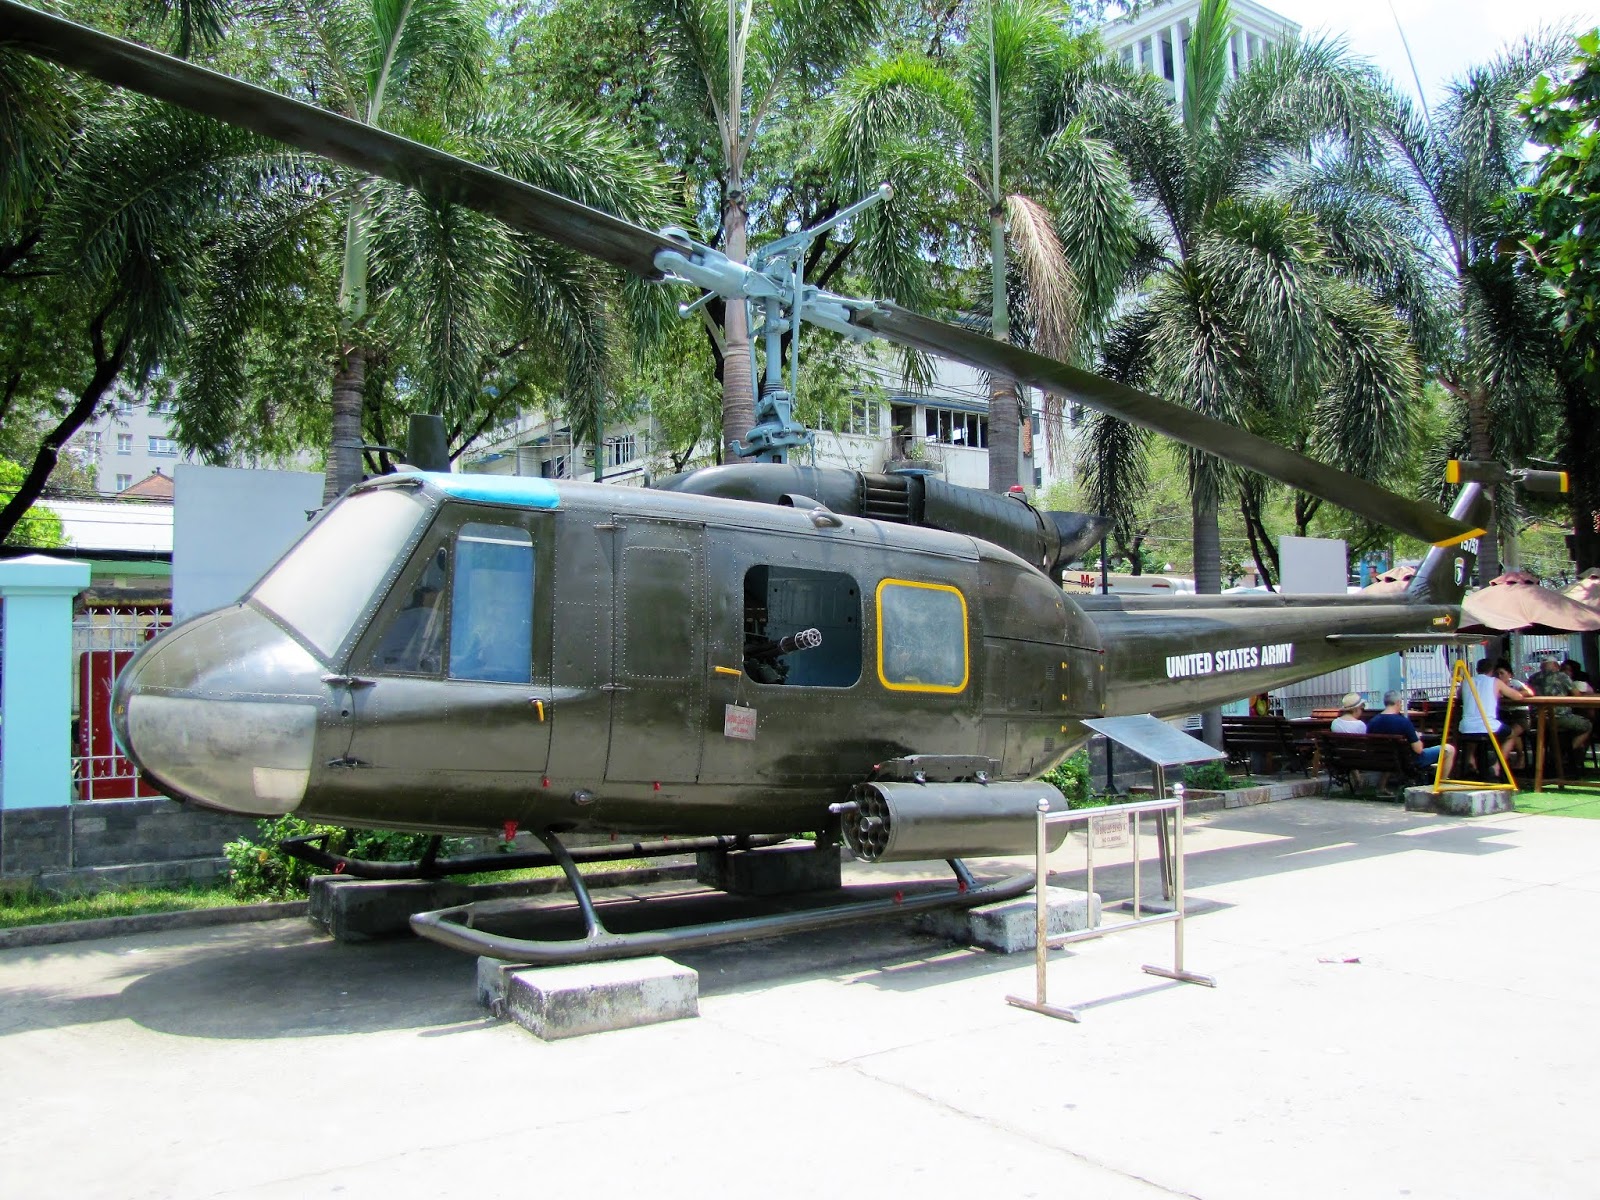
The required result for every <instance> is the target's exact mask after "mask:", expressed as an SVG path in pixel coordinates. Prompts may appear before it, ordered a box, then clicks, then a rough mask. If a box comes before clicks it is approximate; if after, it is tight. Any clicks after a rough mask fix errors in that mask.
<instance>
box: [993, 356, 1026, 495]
mask: <svg viewBox="0 0 1600 1200" xmlns="http://www.w3.org/2000/svg"><path fill="white" fill-rule="evenodd" d="M1021 435H1022V424H1021V422H1020V421H1019V420H1018V419H1017V385H1016V382H1015V381H1014V380H1011V379H1008V378H1006V377H1005V376H1004V375H996V376H994V377H993V378H992V379H991V380H990V383H989V490H990V491H991V492H1004V491H1008V490H1010V488H1011V487H1012V486H1013V485H1015V484H1018V483H1020V482H1022V481H1021V480H1020V479H1018V478H1017V471H1018V470H1019V469H1020V468H1019V463H1020V461H1021V459H1020V454H1019V444H1018V443H1019V440H1020V438H1021Z"/></svg>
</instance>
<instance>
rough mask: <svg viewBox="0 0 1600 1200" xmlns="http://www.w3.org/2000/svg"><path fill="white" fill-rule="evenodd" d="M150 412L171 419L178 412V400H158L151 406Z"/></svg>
mask: <svg viewBox="0 0 1600 1200" xmlns="http://www.w3.org/2000/svg"><path fill="white" fill-rule="evenodd" d="M150 411H151V412H153V413H158V414H160V415H161V416H163V417H170V416H171V415H172V414H173V413H175V412H177V411H178V402H177V401H176V400H157V401H156V402H155V403H154V404H152V405H151V406H150Z"/></svg>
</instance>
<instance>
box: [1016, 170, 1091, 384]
mask: <svg viewBox="0 0 1600 1200" xmlns="http://www.w3.org/2000/svg"><path fill="white" fill-rule="evenodd" d="M1005 199H1006V212H1007V214H1008V222H1009V228H1010V239H1009V241H1010V245H1011V248H1012V249H1013V250H1014V251H1015V253H1016V258H1017V265H1018V266H1019V267H1021V269H1022V278H1021V282H1022V285H1023V287H1024V289H1025V292H1026V296H1027V301H1026V304H1027V312H1028V315H1029V316H1030V317H1031V318H1032V319H1031V322H1030V324H1031V334H1032V337H1031V342H1032V345H1033V347H1034V349H1036V350H1038V351H1039V352H1040V353H1041V354H1047V355H1049V356H1050V357H1051V358H1068V359H1070V358H1071V357H1072V356H1073V354H1074V352H1075V351H1076V349H1077V341H1078V312H1079V310H1080V305H1081V299H1082V298H1081V295H1080V293H1079V290H1078V279H1077V275H1076V274H1075V273H1074V271H1073V269H1072V264H1071V263H1070V262H1069V261H1068V260H1067V257H1066V255H1064V254H1063V253H1062V251H1061V241H1060V239H1059V238H1057V237H1056V231H1055V226H1054V222H1053V221H1052V219H1051V216H1050V213H1049V212H1048V211H1047V210H1046V209H1045V207H1044V206H1043V205H1041V204H1039V203H1038V202H1037V201H1035V200H1032V199H1029V198H1028V197H1027V196H1016V195H1012V196H1007V197H1006V198H1005Z"/></svg>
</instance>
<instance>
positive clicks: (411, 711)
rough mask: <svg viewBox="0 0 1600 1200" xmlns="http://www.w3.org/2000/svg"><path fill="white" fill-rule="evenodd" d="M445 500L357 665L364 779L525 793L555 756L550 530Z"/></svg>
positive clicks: (546, 518) (403, 787)
mask: <svg viewBox="0 0 1600 1200" xmlns="http://www.w3.org/2000/svg"><path fill="white" fill-rule="evenodd" d="M554 519H555V514H550V513H540V512H517V511H513V510H507V509H495V508H485V507H482V506H468V505H446V506H445V507H444V509H443V510H442V511H441V513H440V515H439V517H438V518H437V519H436V520H435V522H434V527H433V529H431V530H429V532H428V533H427V535H425V537H424V538H423V540H422V542H421V543H420V544H419V545H418V548H417V551H416V553H415V554H414V555H413V556H412V560H411V562H410V563H409V564H408V565H407V568H406V570H405V571H404V572H402V573H401V575H400V577H399V579H398V580H397V581H396V583H395V586H394V587H393V588H392V589H391V591H390V594H389V597H388V598H387V600H386V601H385V603H384V604H383V605H382V607H381V608H380V609H379V611H378V613H377V615H376V617H375V618H374V620H373V622H372V626H371V628H370V629H369V630H368V632H367V634H366V635H365V636H363V638H362V639H361V641H360V643H359V644H358V646H357V648H356V652H355V654H354V656H353V658H352V660H351V662H352V666H351V677H350V678H351V683H350V685H349V692H350V694H349V697H348V700H349V703H348V704H347V705H346V710H347V711H348V712H349V714H350V715H349V718H348V721H349V727H350V740H349V749H348V750H347V751H346V753H345V754H344V755H342V756H341V757H342V759H343V762H344V765H345V766H347V767H348V768H349V770H350V772H351V776H352V778H353V779H356V780H359V781H360V784H361V785H367V783H368V781H369V780H370V781H371V782H370V786H372V787H374V788H381V789H387V790H389V792H390V794H391V795H395V796H411V795H413V794H416V795H418V796H423V795H431V796H432V797H433V798H434V800H435V801H437V798H438V796H439V794H440V785H441V784H448V783H449V782H450V781H452V780H454V781H456V782H457V783H464V784H468V785H470V786H472V787H474V788H475V789H481V791H480V794H483V793H491V794H492V793H494V792H504V793H505V794H506V795H508V796H516V795H522V794H525V793H526V792H527V791H528V790H529V788H530V787H537V785H538V779H539V776H540V775H541V774H542V773H543V772H544V770H545V768H546V766H547V764H548V761H549V755H550V730H551V724H552V722H553V721H554V720H555V719H556V713H555V711H554V707H553V706H552V705H551V703H550V658H551V621H552V607H553V606H552V597H551V590H552V589H551V579H550V576H551V568H552V567H553V564H554V552H553V544H552V537H551V535H552V534H553V532H554V530H553V528H552V527H551V522H552V521H553V520H554Z"/></svg>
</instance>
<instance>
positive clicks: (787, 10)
mask: <svg viewBox="0 0 1600 1200" xmlns="http://www.w3.org/2000/svg"><path fill="white" fill-rule="evenodd" d="M639 12H640V15H641V16H642V17H643V18H644V19H646V20H647V21H649V23H650V25H651V28H652V29H653V30H654V31H655V33H656V34H657V36H658V38H659V39H660V41H661V42H662V44H663V45H664V46H665V48H666V59H665V67H666V70H667V72H668V74H669V75H670V77H671V79H672V81H673V82H674V84H675V85H676V87H677V90H678V94H679V95H680V96H681V97H683V98H685V99H686V100H687V101H688V103H690V104H691V105H692V106H693V107H694V108H695V110H697V111H698V112H700V113H701V115H702V116H704V117H705V119H707V120H709V122H710V123H711V126H712V128H713V129H714V130H715V136H716V140H717V147H716V148H717V150H718V153H719V158H720V166H721V172H720V175H721V177H720V179H719V181H718V192H719V196H718V200H717V215H718V218H719V219H720V221H721V226H722V228H721V238H720V241H721V248H722V251H723V253H725V254H726V255H727V256H728V257H729V258H730V259H732V260H733V261H735V262H743V261H745V258H746V255H747V252H748V249H749V243H748V228H747V227H748V221H749V216H750V208H749V197H748V195H747V185H748V181H749V171H750V159H751V156H752V154H753V153H754V151H755V149H756V142H757V140H758V138H759V137H760V135H761V133H762V131H763V128H764V127H765V126H766V125H767V123H768V122H769V119H770V118H771V117H772V116H773V113H774V110H775V109H776V108H777V107H779V106H780V105H781V104H783V103H785V102H790V103H793V102H797V101H799V102H804V100H805V98H806V96H807V95H808V94H810V93H814V92H815V91H816V90H817V88H818V87H819V82H818V81H821V80H827V79H829V78H831V77H832V76H834V75H835V74H837V72H838V71H839V70H840V69H841V68H842V67H843V66H844V64H845V63H847V62H848V61H849V60H850V58H851V57H852V56H853V55H854V54H855V53H856V52H857V51H859V50H860V49H862V48H863V47H864V46H865V45H866V44H867V42H868V40H869V38H870V37H871V36H872V35H873V34H874V33H876V32H877V31H878V29H879V24H880V18H881V12H882V9H881V6H880V2H879V0H831V2H830V3H826V4H817V3H813V2H811V0H773V2H772V3H770V4H763V5H762V6H760V8H759V9H758V8H757V6H756V5H755V3H754V0H648V2H647V3H641V5H640V8H639ZM720 349H721V352H722V364H723V375H722V388H723V391H722V442H723V446H724V453H725V454H731V453H732V452H733V445H734V443H735V442H736V441H740V440H742V439H743V438H744V437H745V436H746V435H747V434H748V433H749V431H750V427H751V425H752V424H753V423H754V420H755V391H754V378H753V375H752V372H751V354H750V328H749V318H748V314H747V311H746V307H745V305H744V304H743V303H729V304H728V305H727V306H726V315H725V317H724V320H723V330H722V339H721V347H720Z"/></svg>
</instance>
